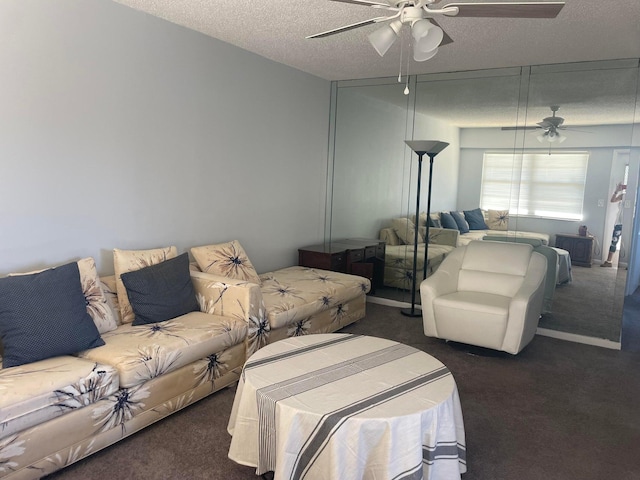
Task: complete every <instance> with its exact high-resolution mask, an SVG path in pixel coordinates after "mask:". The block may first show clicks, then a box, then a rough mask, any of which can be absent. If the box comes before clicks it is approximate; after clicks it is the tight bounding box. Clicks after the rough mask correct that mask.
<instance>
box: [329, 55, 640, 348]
mask: <svg viewBox="0 0 640 480" xmlns="http://www.w3.org/2000/svg"><path fill="white" fill-rule="evenodd" d="M638 75H639V72H638V60H637V59H631V60H616V61H606V62H589V63H579V64H578V63H576V64H566V65H548V66H532V67H517V68H508V69H495V70H486V71H473V72H456V73H443V74H432V75H422V76H418V77H410V78H409V82H408V86H409V94H408V95H405V94H404V88H405V83H404V82H405V80H404V79H403V82H402V83H398V81H397V79H372V80H365V81H347V82H336V83H335V84H334V88H333V99H332V100H333V103H332V107H333V108H332V128H331V139H330V142H331V147H332V154H331V156H332V158H331V162H330V163H331V168H330V175H329V179H328V182H329V189H328V190H329V192H330V199H329V205H328V209H327V212H328V217H327V232H328V233H327V236H328V238H327V240H329V241H341V240H343V239H353V238H360V239H362V238H368V239H372V240H376V239H380V240H384V241H385V243H386V254H385V272H384V285H381V286H379V288H377V289H376V292H375V295H376V296H379V297H384V298H386V299H389V300H390V301H391V302H399V303H407V302H410V301H411V288H412V284H413V281H412V280H413V278H412V275H413V269H412V267H413V260H414V251H416V250H417V251H418V261H417V264H418V266H417V272H418V273H417V278H416V282H415V283H416V285H418V286H419V283H420V280H421V278H422V266H423V260H424V247H425V246H424V244H422V245H420V244H419V245H418V248H416V247H415V246H414V245H411V244H410V243H411V241H410V240H411V239H412V238H413V230H409V229H407V222H405V223H403V222H402V219H406V218H409V219H411V220H414V221H415V218H414V215H415V213H416V187H417V184H418V178H417V177H418V175H417V174H418V160H417V158H418V157H417V155H416V154H415V153H413V152H412V151H411V150H410V149H409V148H408V147H407V146H406V144H405V140H407V139H416V140H440V141H444V142H447V143H449V146H448V147H447V148H446V149H445V150H444V151H442V152H441V153H440V154H438V155H437V156H436V157H435V160H434V163H433V176H432V179H431V182H432V188H431V191H430V192H429V189H428V188H426V186H427V185H428V182H429V175H428V171H429V170H428V158H427V157H426V156H425V162H423V163H424V164H423V171H422V176H421V177H422V178H421V181H422V190H421V195H420V199H419V202H420V211H421V212H424V211H426V207H427V202H428V198H429V194H430V197H431V212H439V211H464V210H473V209H477V208H479V207H483V205H482V204H481V192H482V175H483V164H484V158H485V155H487V154H488V153H508V154H510V155H512V156H513V157H514V159H515V158H516V157H518V156H521V155H522V154H529V153H537V154H545V155H552V154H553V155H555V154H562V153H569V152H581V153H585V154H586V155H587V156H588V166H587V170H586V179H585V183H584V196H583V203H582V212H581V217H580V218H573V219H566V218H550V217H547V216H544V215H531V214H528V215H523V214H519V215H515V214H513V212H517V211H518V205H516V204H514V203H515V202H518V200H517V198H516V197H514V199H511V200H510V204H509V205H504V208H505V209H507V210H510V211H511V212H512V213H511V215H510V217H509V225H508V228H509V230H512V231H527V232H538V233H541V234H546V235H548V236H549V244H550V245H551V246H553V245H555V242H556V235H563V234H568V235H573V234H578V230H579V227H580V226H581V225H586V226H587V228H588V232H589V235H590V236H593V254H592V262H593V263H592V267H590V268H589V267H580V266H575V265H574V266H573V267H572V269H571V273H572V278H571V280H570V281H569V282H563V283H562V284H559V285H558V286H557V287H556V290H555V292H554V298H553V306H552V308H551V309H550V311H549V312H547V313H546V314H545V315H544V316H543V318H542V320H541V322H540V327H541V328H545V329H548V330H550V331H557V332H566V333H569V334H572V335H581V336H586V337H594V338H601V339H605V340H607V341H611V342H618V341H619V339H620V328H621V318H622V304H623V297H624V293H625V285H626V279H627V273H629V274H630V275H629V276H630V278H637V276H638V275H637V273H636V272H635V270H634V269H635V266H634V265H633V262H631V263H630V261H629V259H630V257H631V252H632V249H633V245H632V243H633V242H632V239H633V236H634V231H633V220H634V213H635V203H636V193H637V190H638V167H639V165H640V141H639V140H638V138H637V137H638V136H640V133H639V132H638V129H637V128H636V129H635V131H634V125H635V124H636V123H638V122H639V121H640V120H639V119H640V114H639V113H638V112H637V110H638V78H639V77H638ZM553 116H558V117H561V118H562V119H563V121H562V122H561V136H562V142H559V141H553V142H550V141H548V138H543V139H540V138H539V137H540V136H541V135H540V133H541V129H540V128H538V127H540V125H539V124H540V123H541V122H544V119H545V118H548V117H553ZM634 133H635V135H636V138H634ZM556 140H557V139H556ZM516 163H517V162H515V161H514V167H513V172H512V178H511V181H512V182H513V183H514V184H517V183H518V182H522V181H523V180H522V179H521V178H520V175H522V171H521V169H519V168H518V167H517V166H516ZM623 181H624V182H626V184H627V190H626V193H625V197H624V200H623V202H622V204H621V211H622V218H623V221H622V225H623V230H622V242H620V244H619V246H618V248H617V249H616V251H615V253H614V255H613V257H614V258H613V263H612V264H613V267H604V268H603V267H600V263H601V262H602V261H603V260H604V259H606V257H607V254H608V253H609V245H610V243H611V235H612V231H613V226H614V223H616V215H617V213H618V203H611V202H610V201H609V200H610V198H611V194H612V192H613V190H614V188H615V185H616V184H617V183H618V182H623ZM418 223H419V222H418ZM423 233H424V232H423ZM636 234H637V232H636ZM444 243H445V244H446V239H444ZM428 248H429V249H430V252H431V253H430V254H429V257H430V258H431V257H432V256H434V255H435V254H436V253H437V252H438V247H437V246H433V245H432V244H429V246H428ZM444 254H446V252H444V253H443V256H444ZM435 256H437V255H435ZM435 256H434V258H433V259H432V260H433V261H432V260H430V262H429V265H428V270H429V269H431V268H436V267H437V264H438V259H437V258H435ZM432 263H433V265H432ZM627 268H631V270H630V271H628V270H627ZM632 270H633V271H632ZM634 282H636V283H637V281H635V280H634ZM635 288H637V285H631V286H630V287H628V288H627V291H633V290H635ZM416 299H417V300H419V294H418V295H416Z"/></svg>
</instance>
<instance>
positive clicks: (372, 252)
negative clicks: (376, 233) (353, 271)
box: [364, 247, 376, 258]
mask: <svg viewBox="0 0 640 480" xmlns="http://www.w3.org/2000/svg"><path fill="white" fill-rule="evenodd" d="M375 256H376V247H366V248H365V249H364V258H374V257H375Z"/></svg>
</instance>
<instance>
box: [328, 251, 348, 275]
mask: <svg viewBox="0 0 640 480" xmlns="http://www.w3.org/2000/svg"><path fill="white" fill-rule="evenodd" d="M344 268H345V256H344V253H337V254H335V255H331V268H330V269H329V270H334V271H339V272H341V271H343V270H344Z"/></svg>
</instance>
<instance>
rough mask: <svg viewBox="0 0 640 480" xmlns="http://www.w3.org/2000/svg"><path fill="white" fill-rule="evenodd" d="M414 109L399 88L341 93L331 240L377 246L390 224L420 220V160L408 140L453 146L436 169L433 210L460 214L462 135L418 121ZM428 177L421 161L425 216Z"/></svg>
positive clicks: (425, 160)
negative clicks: (397, 220) (405, 218)
mask: <svg viewBox="0 0 640 480" xmlns="http://www.w3.org/2000/svg"><path fill="white" fill-rule="evenodd" d="M376 95H378V96H380V97H382V98H384V100H381V99H378V98H375V96H376ZM403 102H404V103H405V105H402V103H403ZM410 105H412V101H411V98H407V97H405V96H404V94H403V87H402V85H398V84H397V83H394V84H391V85H372V86H358V87H342V88H338V91H337V110H336V134H335V152H334V163H333V185H332V188H333V190H332V193H333V195H332V200H333V203H332V205H333V207H332V216H331V232H330V235H331V238H332V239H334V240H335V239H340V238H345V237H347V238H348V237H368V238H378V236H379V233H380V229H381V228H384V227H389V226H391V220H392V219H393V218H396V217H402V216H406V215H413V214H415V208H416V204H415V201H416V200H415V198H416V189H417V171H418V160H417V159H418V157H417V155H416V154H415V153H413V152H412V151H411V150H410V149H409V148H408V147H407V146H406V144H405V140H406V139H411V138H414V139H416V140H441V141H445V142H448V143H449V144H450V145H449V146H448V147H447V148H446V149H445V150H444V151H443V152H442V153H440V154H439V155H438V156H437V157H436V159H435V162H434V167H433V194H432V210H433V211H436V210H449V209H453V208H455V202H456V197H457V185H458V180H457V179H458V158H459V129H458V128H457V127H453V126H451V125H448V124H446V123H444V122H442V121H439V120H437V119H434V118H430V117H428V116H426V115H422V114H416V115H415V116H414V113H413V110H412V108H410ZM428 172H429V158H428V157H427V156H424V158H423V165H422V189H421V200H420V210H421V211H426V209H427V193H428V188H427V185H428V181H429V175H428Z"/></svg>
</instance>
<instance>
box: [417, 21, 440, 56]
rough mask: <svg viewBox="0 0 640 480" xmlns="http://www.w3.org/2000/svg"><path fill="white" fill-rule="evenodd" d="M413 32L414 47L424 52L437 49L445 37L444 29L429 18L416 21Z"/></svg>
mask: <svg viewBox="0 0 640 480" xmlns="http://www.w3.org/2000/svg"><path fill="white" fill-rule="evenodd" d="M411 34H412V35H413V38H414V39H415V45H414V49H417V50H420V51H422V52H431V51H433V50H435V49H436V48H438V46H439V45H440V43H441V42H442V39H443V38H444V32H443V31H442V29H441V28H440V27H438V26H437V25H434V24H433V23H431V22H430V21H429V20H427V19H422V20H418V21H417V22H414V24H413V25H412V26H411Z"/></svg>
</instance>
